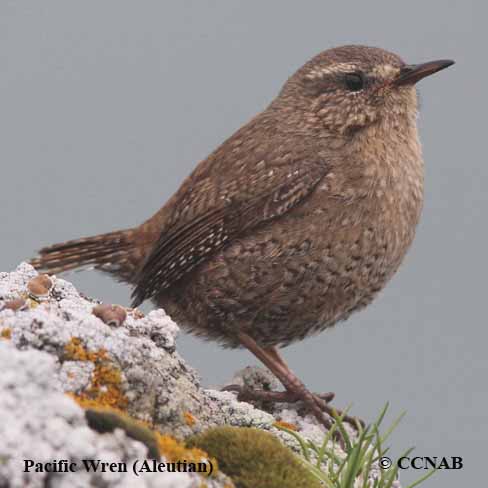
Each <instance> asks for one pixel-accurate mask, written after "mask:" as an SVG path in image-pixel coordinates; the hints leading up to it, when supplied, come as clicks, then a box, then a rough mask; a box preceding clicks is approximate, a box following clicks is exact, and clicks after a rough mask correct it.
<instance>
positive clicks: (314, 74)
mask: <svg viewBox="0 0 488 488" xmlns="http://www.w3.org/2000/svg"><path fill="white" fill-rule="evenodd" d="M358 68H359V66H358V65H357V64H353V63H336V64H332V65H330V66H324V67H322V68H319V69H317V68H315V69H312V70H311V71H309V72H308V73H307V74H306V75H305V78H306V79H308V80H316V79H320V78H324V77H326V76H330V75H335V74H339V73H347V72H348V71H349V72H351V71H357V70H358Z"/></svg>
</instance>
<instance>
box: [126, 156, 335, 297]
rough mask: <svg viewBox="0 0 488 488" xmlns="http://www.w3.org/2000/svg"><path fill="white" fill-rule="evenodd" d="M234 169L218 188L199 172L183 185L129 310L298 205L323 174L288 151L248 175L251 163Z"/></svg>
mask: <svg viewBox="0 0 488 488" xmlns="http://www.w3.org/2000/svg"><path fill="white" fill-rule="evenodd" d="M308 154H310V153H309V152H308ZM295 156H296V155H295ZM214 167H215V166H214ZM232 169H233V173H234V176H233V177H232V176H229V171H228V172H227V174H226V175H221V176H222V178H223V181H221V182H220V184H219V185H216V186H213V187H212V186H211V187H210V188H209V182H208V181H207V180H208V175H205V172H201V177H199V176H198V168H197V171H196V172H195V173H194V174H193V175H192V176H191V177H190V179H191V178H193V180H192V181H189V182H188V183H187V185H186V188H185V185H183V187H182V189H181V190H184V191H183V192H182V191H181V190H180V192H178V193H179V195H178V194H177V197H178V198H177V200H176V202H175V211H174V214H173V218H172V219H171V222H170V225H169V226H165V229H164V230H163V231H162V233H161V235H160V237H159V240H158V241H157V243H156V244H155V245H154V247H153V249H152V251H151V252H150V254H149V256H148V257H147V259H146V260H145V262H144V264H143V266H142V268H141V270H140V271H139V273H138V275H137V276H136V280H135V281H136V287H135V289H134V291H133V293H132V298H133V306H137V305H139V304H140V303H142V302H143V301H144V300H147V299H150V298H152V297H154V296H155V295H156V294H157V293H158V292H161V291H162V290H164V289H166V288H168V287H170V286H171V285H172V284H173V283H174V282H176V281H177V280H179V279H180V278H182V277H183V276H184V275H186V274H187V273H189V272H190V271H191V270H192V269H193V268H195V267H196V266H197V265H199V264H201V263H202V262H203V261H205V260H206V259H208V258H209V257H210V256H211V255H213V254H215V253H216V252H217V251H219V250H220V249H222V248H223V247H224V246H225V245H226V244H228V243H229V242H231V241H232V240H233V239H235V238H236V237H238V236H239V235H242V233H243V232H245V231H247V230H249V229H251V228H253V227H255V226H257V225H259V224H261V223H263V222H266V221H269V220H271V219H273V218H277V217H279V216H280V215H283V214H285V213H286V212H288V211H289V210H290V209H292V208H294V207H296V206H297V205H299V204H300V203H301V202H303V201H304V200H305V199H306V198H307V196H308V195H309V194H310V193H311V192H312V191H313V189H314V188H315V187H316V186H317V184H318V183H319V181H320V180H321V179H322V177H323V176H324V175H325V173H326V171H327V165H326V164H325V162H323V161H321V162H310V161H307V160H306V159H303V158H301V157H291V155H290V154H289V153H288V157H287V158H286V162H285V161H280V164H273V165H267V164H266V162H265V161H264V160H259V159H258V163H256V164H252V171H249V170H250V169H251V168H250V167H249V165H246V169H247V170H248V171H247V172H239V171H238V168H236V167H234V168H232ZM211 178H212V179H214V178H216V176H215V175H214V176H211ZM195 180H196V181H195ZM217 190H220V191H217Z"/></svg>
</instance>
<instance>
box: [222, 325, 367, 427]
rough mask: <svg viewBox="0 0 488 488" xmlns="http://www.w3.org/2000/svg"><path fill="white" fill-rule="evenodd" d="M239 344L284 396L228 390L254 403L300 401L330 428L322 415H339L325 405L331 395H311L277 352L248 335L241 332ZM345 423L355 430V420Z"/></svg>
mask: <svg viewBox="0 0 488 488" xmlns="http://www.w3.org/2000/svg"><path fill="white" fill-rule="evenodd" d="M239 340H240V342H241V344H242V345H243V346H245V347H246V348H247V349H249V351H251V352H252V353H253V354H254V355H255V356H256V357H257V358H258V359H259V360H260V361H261V362H262V363H263V364H264V365H265V366H266V367H267V368H268V369H269V370H270V371H271V372H272V373H273V374H274V375H275V376H276V377H277V378H278V380H279V381H280V382H281V383H282V385H283V386H284V387H285V389H286V391H285V392H272V391H265V390H250V389H246V388H239V387H235V386H234V385H232V386H231V387H229V388H227V389H231V390H238V391H239V398H240V399H242V400H246V399H248V400H249V399H254V400H264V401H271V402H295V401H298V400H302V401H303V402H304V403H305V404H306V405H307V406H308V407H309V409H310V410H311V412H312V413H313V414H314V415H315V417H316V418H317V420H318V421H319V422H320V423H321V424H323V425H324V426H325V427H326V428H327V429H330V428H331V426H332V422H331V420H330V419H329V418H328V417H326V416H325V415H324V411H325V412H326V413H327V414H328V415H329V416H330V417H332V416H333V413H334V412H335V413H336V414H337V415H341V412H339V411H337V410H335V411H334V409H333V408H332V407H330V406H329V405H328V402H329V401H331V400H332V398H333V397H334V394H333V393H326V394H323V395H316V394H313V393H311V392H310V391H309V390H308V389H307V387H306V386H305V385H304V384H303V382H302V381H300V379H299V378H298V377H297V376H296V375H295V374H294V373H293V372H292V371H291V370H290V369H289V368H288V366H287V365H286V363H285V361H284V360H283V358H282V357H281V356H280V354H279V353H278V350H277V349H276V348H274V347H273V348H267V349H265V348H262V347H261V346H259V345H258V344H257V343H256V341H255V340H254V339H253V338H252V337H250V336H249V335H247V334H245V333H243V332H241V333H239ZM344 421H345V422H348V423H351V424H352V425H353V426H354V427H357V423H358V420H357V419H355V418H353V417H349V416H347V415H345V416H344Z"/></svg>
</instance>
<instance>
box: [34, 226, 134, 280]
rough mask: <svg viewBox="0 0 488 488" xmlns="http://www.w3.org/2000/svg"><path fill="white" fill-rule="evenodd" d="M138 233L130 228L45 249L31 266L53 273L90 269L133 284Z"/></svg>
mask: <svg viewBox="0 0 488 488" xmlns="http://www.w3.org/2000/svg"><path fill="white" fill-rule="evenodd" d="M135 234H136V232H135V229H127V230H121V231H115V232H109V233H107V234H100V235H97V236H92V237H84V238H81V239H75V240H72V241H67V242H62V243H59V244H54V245H52V246H47V247H44V248H42V249H41V250H40V251H39V256H38V257H36V258H34V259H32V260H31V261H30V263H31V264H32V266H34V268H36V269H38V270H42V271H45V272H47V273H50V274H56V273H62V272H64V271H69V270H73V269H77V268H85V267H89V268H95V269H100V270H102V271H106V272H109V273H112V274H114V275H116V276H117V277H119V278H120V279H122V280H124V281H130V279H131V277H132V276H133V275H134V272H135V268H136V260H135V259H133V258H135V257H136V256H134V255H133V254H134V251H135V247H136V240H135ZM135 254H136V255H137V252H135Z"/></svg>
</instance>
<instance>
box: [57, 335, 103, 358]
mask: <svg viewBox="0 0 488 488" xmlns="http://www.w3.org/2000/svg"><path fill="white" fill-rule="evenodd" d="M64 359H65V360H68V361H90V362H92V363H94V362H96V361H98V360H104V359H107V351H106V350H105V349H99V350H98V351H88V350H87V349H86V347H85V346H84V344H83V342H82V340H81V339H80V338H79V337H72V338H71V339H70V341H69V342H68V343H67V344H66V345H65V346H64Z"/></svg>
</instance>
